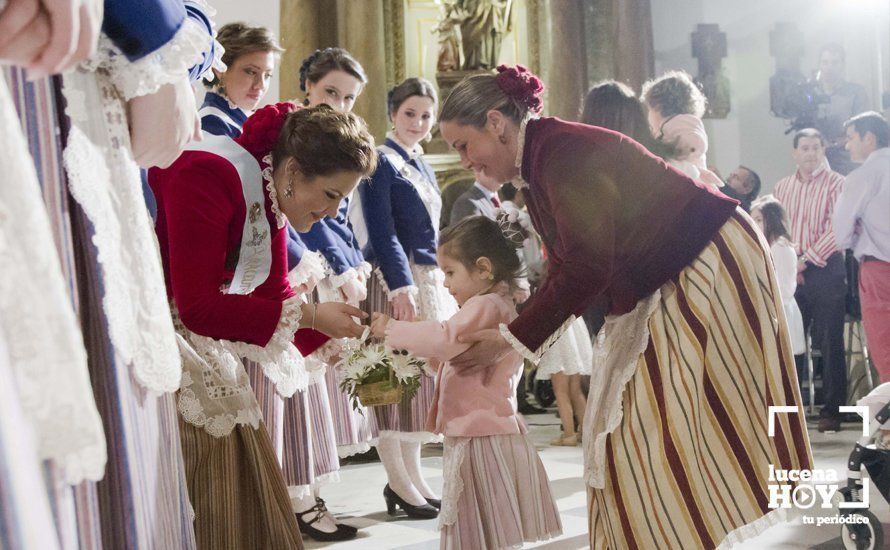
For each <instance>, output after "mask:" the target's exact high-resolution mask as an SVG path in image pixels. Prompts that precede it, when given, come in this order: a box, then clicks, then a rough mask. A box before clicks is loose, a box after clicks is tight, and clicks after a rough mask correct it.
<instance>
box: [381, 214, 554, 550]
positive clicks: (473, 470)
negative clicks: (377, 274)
mask: <svg viewBox="0 0 890 550" xmlns="http://www.w3.org/2000/svg"><path fill="white" fill-rule="evenodd" d="M523 237H524V235H523V230H522V229H521V227H520V226H519V224H518V223H515V222H513V223H511V222H508V221H507V219H506V217H505V216H504V215H502V216H501V217H499V219H498V221H494V220H491V219H489V218H486V217H483V216H473V217H470V218H467V219H465V220H463V221H461V222H460V223H458V224H457V225H454V226H452V227H450V228H449V229H448V230H446V231H445V232H443V233H442V235H441V237H440V239H439V247H438V251H437V261H438V263H439V267H441V269H442V271H443V272H444V273H445V287H446V288H447V289H448V291H449V292H450V293H451V295H452V296H454V297H455V299H456V300H457V302H458V304H459V305H460V306H461V309H460V311H458V312H457V313H456V314H455V315H454V316H453V317H451V318H450V319H449V320H447V321H445V322H437V321H420V322H407V321H396V320H393V319H391V318H390V317H388V316H386V315H383V314H379V313H375V314H374V318H373V322H372V324H371V332H372V333H373V334H374V335H375V336H377V337H380V338H385V339H386V344H387V346H389V347H391V348H393V349H395V350H407V351H408V352H410V353H413V354H415V355H417V356H420V357H425V358H430V359H434V360H435V361H436V362H438V363H440V364H441V366H440V368H439V371H438V374H437V376H436V394H435V398H434V400H433V404H432V407H431V408H430V412H429V416H428V418H427V426H426V429H427V430H429V431H431V432H435V433H438V434H444V436H445V455H444V477H445V487H444V494H443V497H442V510H441V514H440V516H439V517H440V524H439V525H440V529H442V538H441V548H443V549H444V548H448V549H460V548H489V549H494V548H514V547H517V546H521V545H522V543H523V542H524V541H525V542H534V541H538V540H544V539H547V538H550V537H553V536H556V535H558V534H560V533H562V525H561V523H560V520H559V513H558V511H557V509H556V502H555V501H554V499H553V495H552V494H551V491H550V482H549V480H548V479H547V473H546V472H545V471H544V465H543V464H542V463H541V460H540V458H539V457H538V454H537V452H536V451H535V447H534V445H533V444H532V442H531V441H530V440H529V438H528V436H527V431H528V430H527V428H526V425H525V421H524V420H523V418H522V416H520V415H519V414H518V413H517V411H516V386H517V384H518V383H519V375H520V372H521V369H522V358H521V357H520V355H519V353H518V352H516V351H512V350H511V351H509V352H508V353H506V354H505V355H503V356H502V357H500V358H499V359H497V360H496V361H493V362H490V363H484V364H482V363H480V364H477V365H473V366H471V367H468V368H464V369H460V370H458V369H456V368H454V367H452V366H451V365H450V364H449V361H450V360H451V358H453V357H455V356H456V355H458V354H460V353H462V352H464V351H465V350H466V349H467V348H469V345H468V344H464V343H461V342H460V341H459V339H460V337H461V336H462V335H465V334H473V333H475V332H477V331H479V330H482V329H487V328H497V327H498V326H500V325H501V324H502V323H509V322H511V321H512V320H513V319H514V318H515V317H516V308H515V306H514V303H513V299H512V293H513V290H514V288H513V287H514V286H515V284H516V279H517V278H518V276H519V271H520V269H521V267H520V262H519V257H518V255H517V252H516V251H517V249H518V248H519V247H521V246H522V242H523ZM385 496H386V499H387V506H388V507H389V509H390V510H391V511H392V510H393V509H394V507H395V505H396V504H398V505H400V506H401V505H402V503H401V502H400V500H401V499H400V498H399V497H398V495H396V494H394V493H393V492H389V493H387V494H386V495H385Z"/></svg>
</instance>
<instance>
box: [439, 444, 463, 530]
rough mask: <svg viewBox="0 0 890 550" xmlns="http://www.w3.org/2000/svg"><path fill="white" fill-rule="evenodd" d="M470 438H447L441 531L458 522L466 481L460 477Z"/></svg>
mask: <svg viewBox="0 0 890 550" xmlns="http://www.w3.org/2000/svg"><path fill="white" fill-rule="evenodd" d="M469 443H470V438H469V437H448V438H445V450H444V451H443V453H442V478H443V480H444V482H443V485H442V510H441V511H440V512H439V530H442V529H445V527H447V526H449V525H454V523H455V522H456V521H457V510H458V505H457V504H458V501H460V495H461V493H463V492H464V480H463V479H461V477H460V468H461V466H462V465H463V463H464V458H465V457H466V454H467V445H468V444H469Z"/></svg>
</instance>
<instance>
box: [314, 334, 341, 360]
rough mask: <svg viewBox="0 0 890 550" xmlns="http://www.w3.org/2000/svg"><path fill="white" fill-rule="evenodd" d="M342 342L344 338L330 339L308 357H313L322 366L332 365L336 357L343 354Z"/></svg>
mask: <svg viewBox="0 0 890 550" xmlns="http://www.w3.org/2000/svg"><path fill="white" fill-rule="evenodd" d="M344 341H345V338H331V339H330V340H328V341H327V342H325V343H324V345H323V346H321V347H320V348H318V349H317V350H315V351H314V352H312V355H310V357H314V358H315V359H316V360H317V361H319V362H321V363H323V364H324V365H333V364H334V363H336V362H337V361H338V360H337V357H338V356H339V355H340V354H341V353H343V342H344Z"/></svg>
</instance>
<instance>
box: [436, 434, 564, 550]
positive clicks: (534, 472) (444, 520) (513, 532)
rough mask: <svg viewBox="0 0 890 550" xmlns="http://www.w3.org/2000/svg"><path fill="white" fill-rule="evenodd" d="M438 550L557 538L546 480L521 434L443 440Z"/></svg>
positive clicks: (470, 549)
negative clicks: (442, 483) (442, 476)
mask: <svg viewBox="0 0 890 550" xmlns="http://www.w3.org/2000/svg"><path fill="white" fill-rule="evenodd" d="M443 463H444V467H443V475H444V477H445V487H444V492H443V493H444V494H443V495H442V512H441V515H440V519H439V524H440V528H441V529H442V537H441V539H440V548H441V549H442V550H461V549H464V550H473V549H476V548H487V549H489V550H495V549H499V548H517V547H521V546H522V543H523V542H535V541H539V540H546V539H549V538H551V537H555V536H558V535H559V534H561V533H562V523H561V522H560V520H559V510H558V509H557V507H556V501H555V500H554V498H553V494H552V492H551V490H550V481H549V480H548V479H547V472H546V471H545V470H544V464H543V463H542V462H541V459H540V457H539V456H538V452H537V451H536V450H535V446H534V445H533V444H532V442H531V441H530V440H529V439H528V436H527V435H525V434H514V435H491V436H485V437H447V438H445V454H444V457H443Z"/></svg>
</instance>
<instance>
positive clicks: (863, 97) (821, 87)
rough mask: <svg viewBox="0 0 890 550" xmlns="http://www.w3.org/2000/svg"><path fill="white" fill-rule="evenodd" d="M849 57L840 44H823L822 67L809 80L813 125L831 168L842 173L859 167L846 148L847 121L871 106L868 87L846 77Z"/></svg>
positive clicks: (820, 54)
mask: <svg viewBox="0 0 890 550" xmlns="http://www.w3.org/2000/svg"><path fill="white" fill-rule="evenodd" d="M846 58H847V54H846V52H845V51H844V47H843V46H841V45H840V44H836V43H829V44H826V45H824V46H823V47H822V49H821V51H820V52H819V71H818V72H817V73H816V78H815V79H814V80H812V81H810V82H809V83H808V92H809V93H808V97H809V98H811V101H812V102H813V106H812V107H813V111H812V116H813V119H814V120H813V121H812V125H813V127H814V128H816V129H817V130H819V131H820V132H822V137H823V138H824V139H825V141H826V149H825V156H826V157H827V158H828V163H829V165H831V169H832V170H834V171H835V172H838V173H840V174H843V175H846V174H849V173H850V171H851V170H853V169H854V168H855V167H856V164H855V161H851V159H850V154H849V152H848V151H846V149H845V148H844V141H845V139H846V134H845V133H844V122H846V121H847V119H849V118H850V117H852V116H853V115H855V114H858V113H861V112H863V111H866V110H868V109H869V101H868V95H867V94H866V92H865V88H863V87H862V86H861V85H859V84H854V83H852V82H848V81H847V80H846Z"/></svg>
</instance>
